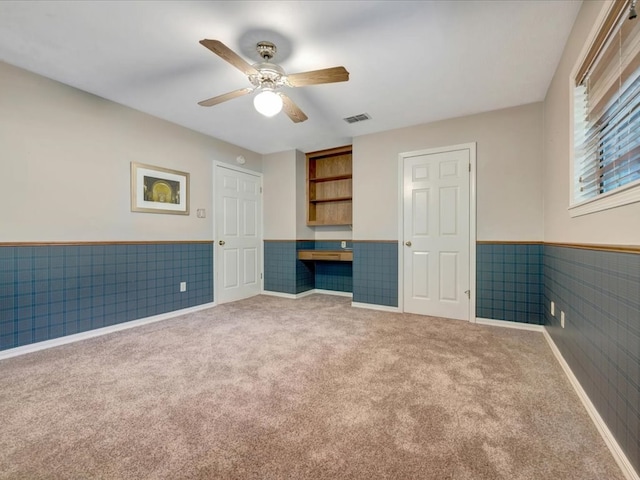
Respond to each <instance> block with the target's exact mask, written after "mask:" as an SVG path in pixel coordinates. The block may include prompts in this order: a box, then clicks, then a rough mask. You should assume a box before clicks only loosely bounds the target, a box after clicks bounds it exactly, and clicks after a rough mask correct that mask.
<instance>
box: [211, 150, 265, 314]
mask: <svg viewBox="0 0 640 480" xmlns="http://www.w3.org/2000/svg"><path fill="white" fill-rule="evenodd" d="M219 167H222V168H226V169H227V170H234V171H236V172H240V173H246V174H248V175H253V176H255V177H258V178H259V179H260V195H261V200H262V199H264V196H262V184H263V175H262V172H256V171H255V170H249V169H248V168H242V167H238V166H237V165H233V164H231V163H226V162H220V161H218V160H214V161H213V176H212V182H213V183H212V186H213V188H212V189H211V190H212V192H213V195H212V197H213V198H212V199H211V211H212V213H211V219H212V221H211V223H212V224H213V267H214V268H213V300H214V303H215V304H217V303H218V289H219V285H220V282H218V273H219V270H218V269H219V268H220V263H219V262H218V259H217V258H216V244H217V242H218V237H217V235H218V232H217V229H216V225H217V224H216V221H217V219H216V217H215V214H216V206H217V205H216V195H217V192H216V190H215V188H216V185H217V183H216V179H217V178H216V175H217V172H218V168H219ZM259 214H260V220H259V221H260V238H259V239H258V240H259V245H258V249H259V252H260V258H261V263H260V265H259V267H260V291H261V292H263V291H264V202H263V201H260V212H259Z"/></svg>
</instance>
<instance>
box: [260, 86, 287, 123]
mask: <svg viewBox="0 0 640 480" xmlns="http://www.w3.org/2000/svg"><path fill="white" fill-rule="evenodd" d="M253 106H254V107H255V108H256V110H257V111H258V113H261V114H262V115H264V116H265V117H273V116H274V115H277V114H278V113H280V111H281V110H282V98H281V97H280V95H278V94H277V93H275V92H272V91H271V90H264V91H262V92H260V93H259V94H257V95H256V96H255V97H254V98H253Z"/></svg>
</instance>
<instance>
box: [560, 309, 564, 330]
mask: <svg viewBox="0 0 640 480" xmlns="http://www.w3.org/2000/svg"><path fill="white" fill-rule="evenodd" d="M560 326H561V327H562V328H564V312H563V311H562V310H560Z"/></svg>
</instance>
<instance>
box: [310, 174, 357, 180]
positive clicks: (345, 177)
mask: <svg viewBox="0 0 640 480" xmlns="http://www.w3.org/2000/svg"><path fill="white" fill-rule="evenodd" d="M349 178H351V174H350V173H349V174H344V175H333V176H331V177H320V178H310V179H309V181H310V182H332V181H334V180H347V179H349Z"/></svg>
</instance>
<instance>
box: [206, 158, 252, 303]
mask: <svg viewBox="0 0 640 480" xmlns="http://www.w3.org/2000/svg"><path fill="white" fill-rule="evenodd" d="M215 177H216V181H215V186H216V189H215V212H216V216H215V224H216V237H215V259H214V264H215V269H216V280H215V291H216V298H215V300H216V302H217V303H225V302H231V301H233V300H239V299H241V298H247V297H252V296H254V295H258V294H259V293H260V290H261V280H260V277H261V271H262V259H261V253H260V252H261V241H262V234H261V226H262V202H261V197H262V194H261V184H262V179H261V177H260V176H259V175H252V174H250V173H246V172H243V171H238V170H234V169H230V168H227V167H224V166H222V165H217V166H216V175H215Z"/></svg>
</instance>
